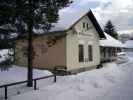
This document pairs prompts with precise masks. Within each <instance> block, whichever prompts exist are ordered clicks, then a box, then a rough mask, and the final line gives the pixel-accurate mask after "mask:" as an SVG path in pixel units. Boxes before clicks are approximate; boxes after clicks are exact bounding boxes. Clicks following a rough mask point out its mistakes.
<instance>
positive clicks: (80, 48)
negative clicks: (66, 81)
mask: <svg viewBox="0 0 133 100" xmlns="http://www.w3.org/2000/svg"><path fill="white" fill-rule="evenodd" d="M79 62H84V46H83V45H82V44H80V45H79Z"/></svg>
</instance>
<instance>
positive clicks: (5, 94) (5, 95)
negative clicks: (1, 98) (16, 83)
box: [5, 85, 7, 99]
mask: <svg viewBox="0 0 133 100" xmlns="http://www.w3.org/2000/svg"><path fill="white" fill-rule="evenodd" d="M5 99H7V86H6V85H5Z"/></svg>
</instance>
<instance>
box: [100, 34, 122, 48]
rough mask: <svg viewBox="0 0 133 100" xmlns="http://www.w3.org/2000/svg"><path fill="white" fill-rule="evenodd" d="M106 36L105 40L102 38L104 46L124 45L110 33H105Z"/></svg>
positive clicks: (101, 41)
mask: <svg viewBox="0 0 133 100" xmlns="http://www.w3.org/2000/svg"><path fill="white" fill-rule="evenodd" d="M104 34H105V36H106V39H105V40H100V46H103V47H123V44H122V43H121V42H120V41H119V40H117V39H115V38H113V37H112V36H110V35H108V34H107V33H105V32H104Z"/></svg>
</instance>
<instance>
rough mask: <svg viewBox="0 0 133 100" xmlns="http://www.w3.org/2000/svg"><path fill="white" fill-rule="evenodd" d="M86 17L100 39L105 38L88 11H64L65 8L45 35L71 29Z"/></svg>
mask: <svg viewBox="0 0 133 100" xmlns="http://www.w3.org/2000/svg"><path fill="white" fill-rule="evenodd" d="M86 15H87V16H88V18H89V19H90V20H91V22H92V24H93V25H94V27H95V29H96V31H97V32H98V34H99V36H100V38H105V35H104V34H103V31H102V29H101V27H100V25H99V24H98V22H97V20H96V18H95V16H94V15H93V13H92V11H91V10H90V9H89V11H88V10H80V11H77V10H75V11H65V8H64V9H63V10H60V11H59V20H58V21H57V23H53V24H52V25H53V26H54V27H52V28H51V29H50V30H49V31H48V32H47V33H50V32H58V31H66V30H69V29H70V28H71V27H73V25H75V24H76V23H77V22H78V21H80V19H82V18H83V17H84V16H86ZM34 32H35V33H44V32H43V30H34Z"/></svg>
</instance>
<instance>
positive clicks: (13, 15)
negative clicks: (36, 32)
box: [0, 0, 69, 86]
mask: <svg viewBox="0 0 133 100" xmlns="http://www.w3.org/2000/svg"><path fill="white" fill-rule="evenodd" d="M68 4H69V0H0V26H5V25H8V26H11V27H10V28H12V29H14V30H16V31H17V33H19V34H21V33H24V32H25V33H28V34H26V36H27V38H28V80H29V82H28V84H27V85H28V86H32V75H33V73H32V70H33V69H32V59H33V46H32V36H33V29H40V28H41V29H43V30H44V31H48V30H49V29H50V28H51V23H53V22H56V21H57V20H58V11H59V9H61V8H63V7H66V6H68Z"/></svg>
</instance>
